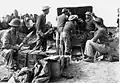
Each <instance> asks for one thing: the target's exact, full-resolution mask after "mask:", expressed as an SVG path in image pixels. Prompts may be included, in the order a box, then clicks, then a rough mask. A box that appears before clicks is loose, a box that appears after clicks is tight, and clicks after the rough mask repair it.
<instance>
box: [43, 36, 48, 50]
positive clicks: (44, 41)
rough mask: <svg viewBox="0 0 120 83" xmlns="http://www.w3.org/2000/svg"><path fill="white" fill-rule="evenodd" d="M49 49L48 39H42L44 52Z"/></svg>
mask: <svg viewBox="0 0 120 83" xmlns="http://www.w3.org/2000/svg"><path fill="white" fill-rule="evenodd" d="M46 48H47V39H46V38H43V39H42V51H46Z"/></svg>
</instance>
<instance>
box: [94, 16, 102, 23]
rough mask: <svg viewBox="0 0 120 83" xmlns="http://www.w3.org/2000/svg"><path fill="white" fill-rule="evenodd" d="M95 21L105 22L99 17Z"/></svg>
mask: <svg viewBox="0 0 120 83" xmlns="http://www.w3.org/2000/svg"><path fill="white" fill-rule="evenodd" d="M95 22H99V23H103V19H102V18H100V17H98V18H95Z"/></svg>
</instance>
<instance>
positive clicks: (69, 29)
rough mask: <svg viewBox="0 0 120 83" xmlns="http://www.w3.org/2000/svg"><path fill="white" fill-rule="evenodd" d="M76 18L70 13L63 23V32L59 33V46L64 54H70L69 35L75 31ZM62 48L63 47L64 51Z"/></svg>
mask: <svg viewBox="0 0 120 83" xmlns="http://www.w3.org/2000/svg"><path fill="white" fill-rule="evenodd" d="M76 19H77V18H76V15H71V16H70V17H69V19H68V20H69V21H67V22H66V23H65V26H64V28H63V32H62V33H61V35H60V48H61V50H62V51H61V52H62V54H64V53H65V55H70V53H71V36H72V34H75V32H76V29H75V27H76V25H77V24H76ZM63 49H65V51H64V50H63Z"/></svg>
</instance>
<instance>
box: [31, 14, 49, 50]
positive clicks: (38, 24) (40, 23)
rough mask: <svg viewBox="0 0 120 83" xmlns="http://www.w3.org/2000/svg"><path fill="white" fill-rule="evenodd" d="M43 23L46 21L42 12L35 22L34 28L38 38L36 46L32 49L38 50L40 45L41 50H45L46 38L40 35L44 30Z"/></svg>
mask: <svg viewBox="0 0 120 83" xmlns="http://www.w3.org/2000/svg"><path fill="white" fill-rule="evenodd" d="M45 23H46V16H45V15H44V14H41V15H40V16H38V18H37V22H36V30H37V31H36V32H37V33H36V35H37V39H38V40H37V43H36V46H35V47H34V48H33V49H36V50H40V47H41V46H42V50H43V51H46V47H47V39H46V38H45V37H43V36H42V34H44V33H45V32H46V27H45Z"/></svg>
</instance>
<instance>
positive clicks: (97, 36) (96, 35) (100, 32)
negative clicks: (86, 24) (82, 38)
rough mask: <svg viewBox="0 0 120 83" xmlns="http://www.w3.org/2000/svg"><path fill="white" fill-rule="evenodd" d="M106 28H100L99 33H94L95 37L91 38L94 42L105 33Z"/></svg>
mask: <svg viewBox="0 0 120 83" xmlns="http://www.w3.org/2000/svg"><path fill="white" fill-rule="evenodd" d="M103 32H104V30H99V31H97V33H96V34H95V35H94V37H93V38H92V39H91V40H92V41H93V42H96V41H97V40H98V39H99V38H100V37H101V36H102V35H103Z"/></svg>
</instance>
